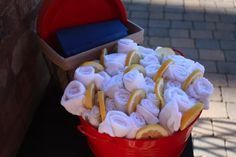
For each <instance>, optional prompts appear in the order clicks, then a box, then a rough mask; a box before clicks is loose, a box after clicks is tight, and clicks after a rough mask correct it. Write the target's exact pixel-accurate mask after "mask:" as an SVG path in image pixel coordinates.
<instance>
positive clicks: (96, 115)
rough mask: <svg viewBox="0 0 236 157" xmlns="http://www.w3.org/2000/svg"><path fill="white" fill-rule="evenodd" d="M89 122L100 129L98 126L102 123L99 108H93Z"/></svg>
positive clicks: (89, 115)
mask: <svg viewBox="0 0 236 157" xmlns="http://www.w3.org/2000/svg"><path fill="white" fill-rule="evenodd" d="M88 121H89V123H90V124H91V125H93V126H94V127H98V125H99V123H100V121H101V120H100V112H99V108H98V106H93V108H92V110H91V111H90V112H89V114H88Z"/></svg>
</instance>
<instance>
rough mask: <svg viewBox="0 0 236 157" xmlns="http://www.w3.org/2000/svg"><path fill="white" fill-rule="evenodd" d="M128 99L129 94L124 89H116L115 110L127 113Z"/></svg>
mask: <svg viewBox="0 0 236 157" xmlns="http://www.w3.org/2000/svg"><path fill="white" fill-rule="evenodd" d="M129 97H130V92H129V91H127V90H125V89H118V90H117V91H116V92H115V95H114V100H115V105H116V108H117V109H118V110H119V111H122V112H126V111H127V103H128V100H129Z"/></svg>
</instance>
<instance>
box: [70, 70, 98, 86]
mask: <svg viewBox="0 0 236 157" xmlns="http://www.w3.org/2000/svg"><path fill="white" fill-rule="evenodd" d="M94 77H95V69H94V68H93V67H91V66H81V67H79V68H77V69H76V70H75V74H74V78H75V79H76V80H78V81H80V82H81V83H83V84H84V85H85V86H88V85H89V84H90V83H92V82H94Z"/></svg>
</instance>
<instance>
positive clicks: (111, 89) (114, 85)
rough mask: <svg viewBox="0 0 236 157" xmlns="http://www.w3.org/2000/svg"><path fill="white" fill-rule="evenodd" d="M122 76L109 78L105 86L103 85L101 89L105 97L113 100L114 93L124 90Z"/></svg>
mask: <svg viewBox="0 0 236 157" xmlns="http://www.w3.org/2000/svg"><path fill="white" fill-rule="evenodd" d="M122 76H123V74H118V75H115V76H113V77H111V79H110V80H109V81H107V82H106V84H103V87H102V89H103V90H104V92H105V95H106V96H109V97H110V98H113V99H114V94H115V92H116V91H117V90H118V89H121V88H124V86H123V80H122Z"/></svg>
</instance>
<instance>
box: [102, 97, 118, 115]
mask: <svg viewBox="0 0 236 157" xmlns="http://www.w3.org/2000/svg"><path fill="white" fill-rule="evenodd" d="M105 103H106V111H107V112H109V111H112V110H117V108H116V105H115V100H114V99H111V98H106V102H105Z"/></svg>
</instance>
